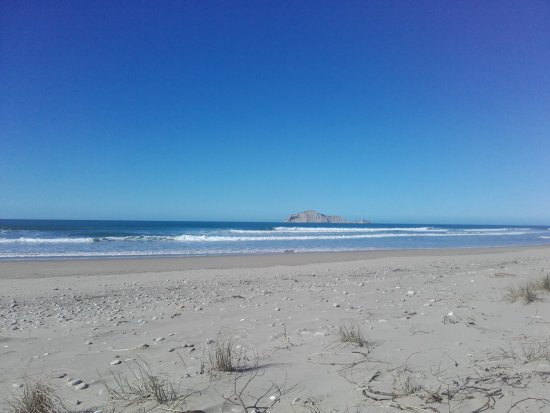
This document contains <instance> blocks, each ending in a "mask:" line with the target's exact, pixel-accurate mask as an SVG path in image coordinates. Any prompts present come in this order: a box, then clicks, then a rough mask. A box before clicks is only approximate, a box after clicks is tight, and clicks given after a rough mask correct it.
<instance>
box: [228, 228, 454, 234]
mask: <svg viewBox="0 0 550 413" xmlns="http://www.w3.org/2000/svg"><path fill="white" fill-rule="evenodd" d="M229 232H230V233H233V234H273V233H275V232H276V233H300V232H302V233H338V232H360V233H371V232H447V230H446V229H443V228H431V227H407V228H405V227H404V228H357V227H353V228H347V227H333V228H330V227H275V228H273V229H272V230H254V229H232V230H229Z"/></svg>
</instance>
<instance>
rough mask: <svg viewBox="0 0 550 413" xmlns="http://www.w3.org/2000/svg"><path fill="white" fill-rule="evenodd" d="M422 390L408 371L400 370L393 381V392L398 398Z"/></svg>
mask: <svg viewBox="0 0 550 413" xmlns="http://www.w3.org/2000/svg"><path fill="white" fill-rule="evenodd" d="M422 389H423V387H422V385H421V384H420V383H418V381H417V380H416V378H415V377H414V376H413V374H412V372H411V371H410V370H408V369H400V370H398V371H397V372H396V373H395V376H394V379H393V391H394V394H395V395H397V396H398V397H406V396H411V395H414V394H417V393H418V392H420V391H421V390H422Z"/></svg>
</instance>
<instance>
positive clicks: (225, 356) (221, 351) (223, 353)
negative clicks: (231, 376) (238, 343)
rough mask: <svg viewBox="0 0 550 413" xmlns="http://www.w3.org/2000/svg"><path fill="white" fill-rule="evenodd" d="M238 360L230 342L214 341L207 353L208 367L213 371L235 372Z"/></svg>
mask: <svg viewBox="0 0 550 413" xmlns="http://www.w3.org/2000/svg"><path fill="white" fill-rule="evenodd" d="M238 358H239V357H237V355H236V354H235V350H234V347H233V342H232V341H231V340H221V341H216V343H215V345H214V348H213V349H211V350H210V351H209V353H208V367H209V369H210V370H213V371H219V372H233V371H236V370H237V365H238Z"/></svg>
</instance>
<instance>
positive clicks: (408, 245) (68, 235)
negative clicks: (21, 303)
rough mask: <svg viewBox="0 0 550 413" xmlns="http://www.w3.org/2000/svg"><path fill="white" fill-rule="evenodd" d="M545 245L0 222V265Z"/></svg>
mask: <svg viewBox="0 0 550 413" xmlns="http://www.w3.org/2000/svg"><path fill="white" fill-rule="evenodd" d="M541 244H550V228H549V227H548V226H526V225H522V226H510V225H497V226H494V225H431V224H425V225H410V224H295V223H292V224H289V223H279V222H168V221H166V222H161V221H67V220H60V221H59V220H0V259H33V258H56V257H67V258H84V257H118V256H189V255H224V254H262V253H283V252H286V253H289V252H307V251H359V250H387V249H432V248H472V247H502V246H528V245H541Z"/></svg>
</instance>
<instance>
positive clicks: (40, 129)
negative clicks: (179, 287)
mask: <svg viewBox="0 0 550 413" xmlns="http://www.w3.org/2000/svg"><path fill="white" fill-rule="evenodd" d="M0 96H2V98H1V99H0V191H1V196H0V218H67V219H73V218H81V219H161V220H163V219H175V220H281V219H283V218H285V217H286V216H287V215H289V214H290V213H293V212H297V211H301V210H304V209H310V208H312V209H317V210H320V211H322V212H325V213H330V214H340V215H344V216H346V217H348V218H368V219H371V220H373V221H376V222H411V223H414V222H427V223H519V224H521V223H533V224H537V223H540V224H549V223H550V3H549V2H546V1H515V2H510V1H483V2H479V1H460V2H442V1H419V2H411V1H385V0H384V1H344V2H340V1H338V2H337V1H288V2H287V1H248V2H244V1H231V2H228V1H203V0H201V1H162V2H153V1H141V2H140V1H117V2H112V1H90V2H88V1H44V0H42V1H24V2H22V1H12V0H4V1H2V2H1V3H0Z"/></svg>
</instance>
